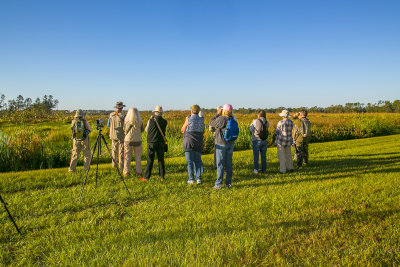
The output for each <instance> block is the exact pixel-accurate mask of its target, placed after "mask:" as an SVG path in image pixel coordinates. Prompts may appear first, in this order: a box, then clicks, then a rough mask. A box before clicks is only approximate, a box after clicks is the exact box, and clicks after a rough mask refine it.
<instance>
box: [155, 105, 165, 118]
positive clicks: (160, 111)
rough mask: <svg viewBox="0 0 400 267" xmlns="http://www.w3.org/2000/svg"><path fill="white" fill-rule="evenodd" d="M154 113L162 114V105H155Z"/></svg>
mask: <svg viewBox="0 0 400 267" xmlns="http://www.w3.org/2000/svg"><path fill="white" fill-rule="evenodd" d="M153 112H154V115H156V116H161V115H162V114H163V109H162V106H156V107H155V108H154V110H153Z"/></svg>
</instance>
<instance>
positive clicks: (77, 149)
mask: <svg viewBox="0 0 400 267" xmlns="http://www.w3.org/2000/svg"><path fill="white" fill-rule="evenodd" d="M82 150H83V165H84V169H85V171H87V170H89V167H90V157H91V155H90V143H89V137H87V138H86V139H85V140H83V141H77V140H76V139H73V141H72V155H71V162H70V163H69V169H68V171H70V172H74V171H75V170H76V164H77V163H78V157H79V154H80V153H81V151H82Z"/></svg>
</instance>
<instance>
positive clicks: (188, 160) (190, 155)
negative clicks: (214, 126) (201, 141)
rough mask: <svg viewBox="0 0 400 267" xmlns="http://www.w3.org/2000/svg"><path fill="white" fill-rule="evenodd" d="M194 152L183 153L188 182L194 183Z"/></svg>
mask: <svg viewBox="0 0 400 267" xmlns="http://www.w3.org/2000/svg"><path fill="white" fill-rule="evenodd" d="M193 152H194V151H187V152H185V157H186V165H187V171H188V176H189V180H188V181H194V174H193V173H194V166H193V165H194V161H193V160H194V159H193V157H194V154H193Z"/></svg>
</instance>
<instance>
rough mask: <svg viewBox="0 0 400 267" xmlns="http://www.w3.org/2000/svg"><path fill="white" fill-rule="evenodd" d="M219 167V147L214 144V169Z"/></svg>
mask: <svg viewBox="0 0 400 267" xmlns="http://www.w3.org/2000/svg"><path fill="white" fill-rule="evenodd" d="M216 168H217V147H216V145H215V144H214V164H213V169H216Z"/></svg>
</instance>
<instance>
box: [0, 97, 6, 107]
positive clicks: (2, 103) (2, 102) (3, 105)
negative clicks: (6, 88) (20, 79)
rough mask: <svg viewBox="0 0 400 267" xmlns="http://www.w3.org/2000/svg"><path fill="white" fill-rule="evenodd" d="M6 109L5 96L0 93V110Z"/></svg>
mask: <svg viewBox="0 0 400 267" xmlns="http://www.w3.org/2000/svg"><path fill="white" fill-rule="evenodd" d="M6 109H7V103H6V96H5V95H4V94H1V98H0V110H1V111H3V110H6Z"/></svg>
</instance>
